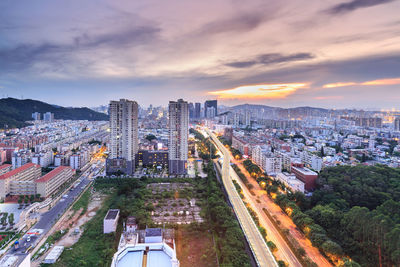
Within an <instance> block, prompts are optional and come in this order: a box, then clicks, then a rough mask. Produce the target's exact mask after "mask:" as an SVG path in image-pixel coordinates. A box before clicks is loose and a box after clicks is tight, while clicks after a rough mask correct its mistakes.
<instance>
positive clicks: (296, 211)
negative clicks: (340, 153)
mask: <svg viewBox="0 0 400 267" xmlns="http://www.w3.org/2000/svg"><path fill="white" fill-rule="evenodd" d="M276 203H278V205H279V206H281V208H282V209H283V210H284V211H285V212H286V213H288V214H289V215H290V216H291V217H292V219H293V221H294V223H295V224H296V225H297V226H298V227H299V228H300V229H301V230H302V231H303V232H304V233H305V234H306V236H307V237H308V238H310V240H311V242H312V243H313V245H314V246H316V247H318V248H319V249H320V250H321V251H323V252H324V253H325V254H326V255H327V256H328V257H329V258H330V259H331V260H333V261H335V260H338V259H339V258H340V257H343V256H344V255H349V256H350V257H351V258H352V260H353V261H351V262H350V261H348V260H347V259H346V258H344V259H342V260H343V262H344V264H346V266H358V264H357V265H356V263H355V262H359V263H360V264H361V265H362V266H378V265H382V266H399V265H400V169H394V168H390V167H387V166H362V165H359V166H356V167H350V166H338V167H332V168H327V169H324V170H323V171H322V172H321V174H320V177H319V179H318V188H317V190H315V192H314V193H313V196H312V198H311V200H310V199H307V198H305V197H304V195H302V194H300V193H295V194H291V193H288V195H282V194H278V195H277V197H276ZM349 264H351V265H349Z"/></svg>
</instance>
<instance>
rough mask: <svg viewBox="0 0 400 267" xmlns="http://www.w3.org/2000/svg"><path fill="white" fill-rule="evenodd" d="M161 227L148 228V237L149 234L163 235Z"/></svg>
mask: <svg viewBox="0 0 400 267" xmlns="http://www.w3.org/2000/svg"><path fill="white" fill-rule="evenodd" d="M161 235H162V233H161V228H147V229H146V237H147V236H161Z"/></svg>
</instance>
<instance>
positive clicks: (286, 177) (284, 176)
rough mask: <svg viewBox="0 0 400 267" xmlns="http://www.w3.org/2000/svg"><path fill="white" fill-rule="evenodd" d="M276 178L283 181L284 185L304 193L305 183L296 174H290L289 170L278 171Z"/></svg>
mask: <svg viewBox="0 0 400 267" xmlns="http://www.w3.org/2000/svg"><path fill="white" fill-rule="evenodd" d="M276 179H277V180H279V181H281V182H282V183H283V184H284V185H286V186H287V187H289V188H290V189H292V190H293V191H299V192H302V193H304V183H303V182H302V181H300V180H299V179H297V178H296V175H294V174H289V173H287V172H284V173H282V172H281V173H278V174H277V175H276Z"/></svg>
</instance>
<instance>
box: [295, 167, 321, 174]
mask: <svg viewBox="0 0 400 267" xmlns="http://www.w3.org/2000/svg"><path fill="white" fill-rule="evenodd" d="M292 170H297V171H299V172H301V173H303V174H304V175H318V174H317V173H316V172H314V171H312V170H310V169H308V168H300V167H294V166H292Z"/></svg>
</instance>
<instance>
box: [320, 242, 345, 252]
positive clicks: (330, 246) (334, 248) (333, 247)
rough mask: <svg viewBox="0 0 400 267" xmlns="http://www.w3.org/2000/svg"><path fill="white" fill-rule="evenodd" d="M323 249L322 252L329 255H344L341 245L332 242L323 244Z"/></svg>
mask: <svg viewBox="0 0 400 267" xmlns="http://www.w3.org/2000/svg"><path fill="white" fill-rule="evenodd" d="M321 248H322V251H324V253H325V254H327V255H334V256H340V255H342V253H343V251H342V248H341V247H340V246H339V244H337V243H335V242H333V241H332V240H327V241H325V242H324V243H323V244H322V246H321Z"/></svg>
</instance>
